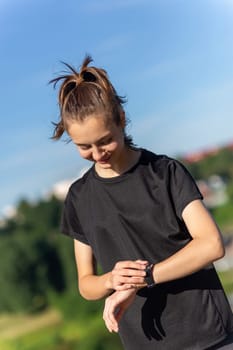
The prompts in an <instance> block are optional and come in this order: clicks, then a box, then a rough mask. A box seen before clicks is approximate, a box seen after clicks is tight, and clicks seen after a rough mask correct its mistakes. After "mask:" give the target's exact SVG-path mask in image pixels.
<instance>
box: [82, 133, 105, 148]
mask: <svg viewBox="0 0 233 350" xmlns="http://www.w3.org/2000/svg"><path fill="white" fill-rule="evenodd" d="M110 137H111V134H108V135H105V136H103V137H101V138H100V139H99V140H97V141H96V142H95V143H96V144H98V143H101V142H102V141H104V140H105V139H107V138H110ZM75 145H77V146H89V143H76V142H75Z"/></svg>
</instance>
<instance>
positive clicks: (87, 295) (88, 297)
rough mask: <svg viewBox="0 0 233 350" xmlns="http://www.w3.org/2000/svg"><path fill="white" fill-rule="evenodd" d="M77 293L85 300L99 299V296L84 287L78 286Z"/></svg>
mask: <svg viewBox="0 0 233 350" xmlns="http://www.w3.org/2000/svg"><path fill="white" fill-rule="evenodd" d="M79 294H80V295H81V297H82V298H83V299H85V300H88V301H95V300H99V299H100V298H98V297H96V296H94V295H92V293H90V292H88V291H87V290H86V289H85V288H82V287H80V286H79Z"/></svg>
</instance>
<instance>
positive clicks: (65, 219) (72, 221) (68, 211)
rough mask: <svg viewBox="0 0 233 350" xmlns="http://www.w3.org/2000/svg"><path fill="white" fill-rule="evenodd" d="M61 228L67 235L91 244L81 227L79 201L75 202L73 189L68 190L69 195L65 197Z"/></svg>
mask: <svg viewBox="0 0 233 350" xmlns="http://www.w3.org/2000/svg"><path fill="white" fill-rule="evenodd" d="M60 229H61V232H62V233H64V234H65V235H67V236H70V237H71V238H73V239H77V240H78V241H81V242H82V243H85V244H88V245H89V243H88V240H87V238H86V237H85V234H84V232H83V229H82V227H81V224H80V221H79V218H78V210H77V203H75V199H74V196H73V195H72V192H71V191H69V192H68V195H67V197H66V199H65V203H64V206H63V211H62V216H61V225H60Z"/></svg>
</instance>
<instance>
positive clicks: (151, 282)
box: [145, 264, 156, 288]
mask: <svg viewBox="0 0 233 350" xmlns="http://www.w3.org/2000/svg"><path fill="white" fill-rule="evenodd" d="M154 267H155V264H148V265H147V266H146V269H145V272H146V276H145V281H146V285H147V287H148V288H152V287H154V286H155V285H156V281H155V279H154Z"/></svg>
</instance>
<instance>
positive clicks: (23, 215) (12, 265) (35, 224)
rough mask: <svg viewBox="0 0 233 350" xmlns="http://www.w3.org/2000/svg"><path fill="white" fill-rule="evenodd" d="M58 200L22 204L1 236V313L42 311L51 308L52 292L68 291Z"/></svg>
mask: <svg viewBox="0 0 233 350" xmlns="http://www.w3.org/2000/svg"><path fill="white" fill-rule="evenodd" d="M60 209H61V204H60V202H59V201H58V200H56V199H55V198H52V199H51V200H50V201H41V202H39V203H38V204H36V205H31V204H29V203H28V202H26V201H22V202H21V203H20V204H19V206H18V212H17V216H16V217H15V218H14V220H12V219H11V220H10V221H9V222H7V223H6V226H5V227H3V228H2V229H1V232H0V233H1V235H0V238H1V239H0V254H1V265H0V284H1V289H0V311H12V312H14V311H21V310H23V311H38V310H40V309H41V308H44V307H45V306H47V303H48V292H49V290H50V289H53V290H55V291H56V292H62V291H63V290H65V288H66V281H65V277H64V271H63V264H62V261H61V258H60V254H59V246H58V241H57V240H56V235H58V223H59V220H58V217H60V211H61V210H60Z"/></svg>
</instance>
